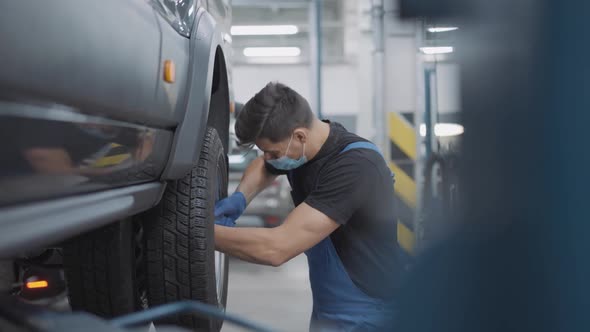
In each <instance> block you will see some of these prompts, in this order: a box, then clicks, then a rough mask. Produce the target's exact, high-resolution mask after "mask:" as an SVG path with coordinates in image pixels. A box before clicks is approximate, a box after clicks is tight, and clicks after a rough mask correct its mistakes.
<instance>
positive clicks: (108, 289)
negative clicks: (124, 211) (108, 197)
mask: <svg viewBox="0 0 590 332" xmlns="http://www.w3.org/2000/svg"><path fill="white" fill-rule="evenodd" d="M142 232H143V230H142V226H141V224H140V223H138V222H137V221H133V220H132V219H131V218H129V219H125V220H122V221H119V222H116V223H113V224H111V225H108V226H106V227H103V228H100V229H98V230H95V231H93V232H90V233H87V234H83V235H80V236H78V237H76V238H74V239H72V240H70V241H68V242H67V243H65V244H64V245H63V263H64V270H65V275H66V282H67V288H68V296H69V300H70V305H71V306H72V309H73V310H84V311H88V312H90V313H93V314H95V315H99V316H101V317H115V316H119V315H123V314H127V313H130V312H134V311H137V310H140V309H142V308H146V307H147V289H146V283H145V277H146V273H145V266H144V264H143V262H144V251H143V245H142V243H141V242H142V241H141V238H142Z"/></svg>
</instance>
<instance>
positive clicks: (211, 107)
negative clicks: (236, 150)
mask: <svg viewBox="0 0 590 332" xmlns="http://www.w3.org/2000/svg"><path fill="white" fill-rule="evenodd" d="M230 20H231V8H230V6H229V3H228V1H224V0H218V1H214V0H207V1H197V0H180V1H167V0H151V1H115V0H105V1H99V2H71V1H64V0H57V1H53V2H51V3H38V2H27V1H19V2H4V3H2V4H0V42H1V43H2V45H10V47H7V48H6V49H4V51H3V52H2V55H1V56H0V57H1V59H2V63H3V65H4V69H3V70H2V71H1V72H0V152H2V162H1V163H0V188H1V189H0V230H1V232H0V256H1V258H2V260H3V263H2V265H3V267H7V268H6V269H3V271H4V270H10V268H14V265H13V263H14V262H17V261H33V260H34V261H35V264H39V265H42V264H43V263H44V262H43V261H42V260H39V259H36V258H38V257H43V254H44V252H45V248H52V250H53V249H57V250H58V251H59V252H60V253H62V254H63V264H64V266H65V272H66V273H65V277H66V281H67V287H68V294H69V299H70V303H71V306H72V308H73V309H76V310H86V311H89V312H91V313H94V314H98V315H101V316H105V317H110V316H117V315H120V314H124V313H128V312H132V311H136V310H141V309H143V308H146V307H150V306H154V305H158V304H162V303H168V302H173V301H177V300H183V299H192V300H200V301H203V302H206V303H210V304H215V305H219V306H225V303H226V296H227V262H228V261H227V260H226V259H225V256H224V255H221V254H219V253H216V252H215V251H214V242H213V241H214V239H213V223H214V218H213V207H214V204H215V201H216V200H217V199H218V198H220V197H223V196H225V195H226V194H227V173H228V169H227V155H226V153H227V151H228V126H229V117H230V108H231V104H232V102H233V101H232V98H233V94H232V93H231V75H230V74H231V70H230V67H229V59H228V55H229V54H231V51H230V45H229V41H230V40H231V39H230V38H227V37H228V30H229V24H230ZM23 22H26V24H24V26H23ZM17 267H18V266H17ZM5 275H7V276H10V275H11V272H7V273H5ZM12 275H18V273H13V274H12ZM1 280H4V281H6V280H7V278H4V277H3V278H1ZM7 282H10V280H8V281H7ZM7 288H8V287H2V289H7ZM168 323H175V324H180V325H184V326H187V327H191V328H203V329H207V330H219V329H220V327H221V322H220V321H216V320H211V319H196V318H194V317H192V316H178V317H176V318H175V319H173V320H171V321H168Z"/></svg>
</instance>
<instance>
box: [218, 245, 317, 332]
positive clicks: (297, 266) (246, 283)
mask: <svg viewBox="0 0 590 332" xmlns="http://www.w3.org/2000/svg"><path fill="white" fill-rule="evenodd" d="M227 301H228V303H227V311H228V312H231V313H234V314H237V315H240V316H243V317H246V318H249V319H251V320H253V321H255V322H258V323H260V324H263V325H265V326H268V327H270V328H273V329H276V330H277V331H307V330H308V325H309V316H310V314H311V290H310V288H309V277H308V270H307V260H306V258H305V255H300V256H298V257H295V258H294V259H292V260H291V261H289V262H287V263H286V264H284V265H283V266H281V267H268V266H262V265H255V264H250V263H246V262H243V261H239V260H237V259H232V260H231V261H230V271H229V292H228V299H227ZM235 331H244V330H243V329H241V328H238V327H236V326H232V325H230V324H225V325H224V327H223V328H222V332H235Z"/></svg>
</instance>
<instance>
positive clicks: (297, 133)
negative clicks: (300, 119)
mask: <svg viewBox="0 0 590 332" xmlns="http://www.w3.org/2000/svg"><path fill="white" fill-rule="evenodd" d="M293 135H294V137H295V140H297V141H299V142H301V143H307V132H306V131H305V129H303V128H297V129H295V130H294V131H293Z"/></svg>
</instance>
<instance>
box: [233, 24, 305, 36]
mask: <svg viewBox="0 0 590 332" xmlns="http://www.w3.org/2000/svg"><path fill="white" fill-rule="evenodd" d="M297 32H299V29H298V28H297V26H295V25H234V26H232V27H231V34H232V35H234V36H264V35H294V34H296V33H297Z"/></svg>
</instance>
